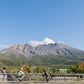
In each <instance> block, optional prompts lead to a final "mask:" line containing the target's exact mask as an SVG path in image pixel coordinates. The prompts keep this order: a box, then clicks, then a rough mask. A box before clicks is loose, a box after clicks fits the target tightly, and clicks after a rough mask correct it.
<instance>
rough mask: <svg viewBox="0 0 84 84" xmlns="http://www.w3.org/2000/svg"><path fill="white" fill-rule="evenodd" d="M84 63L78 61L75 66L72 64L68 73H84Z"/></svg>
mask: <svg viewBox="0 0 84 84" xmlns="http://www.w3.org/2000/svg"><path fill="white" fill-rule="evenodd" d="M83 64H84V63H81V64H80V63H78V64H77V65H75V66H72V67H71V68H69V69H68V71H67V72H68V73H84V67H83Z"/></svg>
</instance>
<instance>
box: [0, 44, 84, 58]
mask: <svg viewBox="0 0 84 84" xmlns="http://www.w3.org/2000/svg"><path fill="white" fill-rule="evenodd" d="M0 54H5V55H12V54H14V55H16V56H19V55H24V56H25V57H32V56H35V55H40V56H41V55H46V56H48V55H51V54H52V55H57V56H59V55H61V56H78V55H84V51H81V50H79V49H76V48H72V47H70V46H68V45H66V44H65V43H59V42H57V43H49V44H43V45H38V46H36V47H32V46H31V45H29V44H21V45H19V44H16V45H14V46H12V47H10V48H8V49H5V50H2V51H0Z"/></svg>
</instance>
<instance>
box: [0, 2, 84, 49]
mask: <svg viewBox="0 0 84 84" xmlns="http://www.w3.org/2000/svg"><path fill="white" fill-rule="evenodd" d="M83 37H84V0H0V49H3V48H7V47H9V46H12V45H15V44H24V43H30V42H31V41H32V42H35V41H36V42H44V41H45V40H44V39H46V38H47V39H50V40H53V41H54V42H59V41H61V42H64V43H66V44H67V45H69V46H72V47H75V48H78V49H81V50H84V38H83Z"/></svg>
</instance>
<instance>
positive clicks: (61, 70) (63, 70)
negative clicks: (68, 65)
mask: <svg viewBox="0 0 84 84" xmlns="http://www.w3.org/2000/svg"><path fill="white" fill-rule="evenodd" d="M56 71H60V72H63V73H66V72H67V69H57V70H56Z"/></svg>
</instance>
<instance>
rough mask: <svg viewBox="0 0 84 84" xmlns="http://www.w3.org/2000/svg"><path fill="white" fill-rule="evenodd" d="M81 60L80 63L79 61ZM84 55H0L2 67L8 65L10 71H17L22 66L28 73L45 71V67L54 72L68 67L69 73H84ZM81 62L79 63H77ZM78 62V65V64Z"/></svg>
mask: <svg viewBox="0 0 84 84" xmlns="http://www.w3.org/2000/svg"><path fill="white" fill-rule="evenodd" d="M79 62H80V63H79ZM83 62H84V56H79V57H77V56H76V57H71V56H54V55H51V56H34V57H32V58H25V57H21V58H15V57H14V56H12V57H11V58H9V57H6V56H4V55H1V56H0V68H2V67H4V66H5V67H7V70H8V72H13V73H16V72H18V70H19V68H20V67H23V70H24V71H26V72H27V73H43V69H44V68H47V67H50V69H51V72H52V73H54V71H55V70H56V69H60V68H67V69H68V73H81V72H82V73H84V64H81V63H83ZM77 63H79V64H77ZM76 64H77V65H76Z"/></svg>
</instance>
